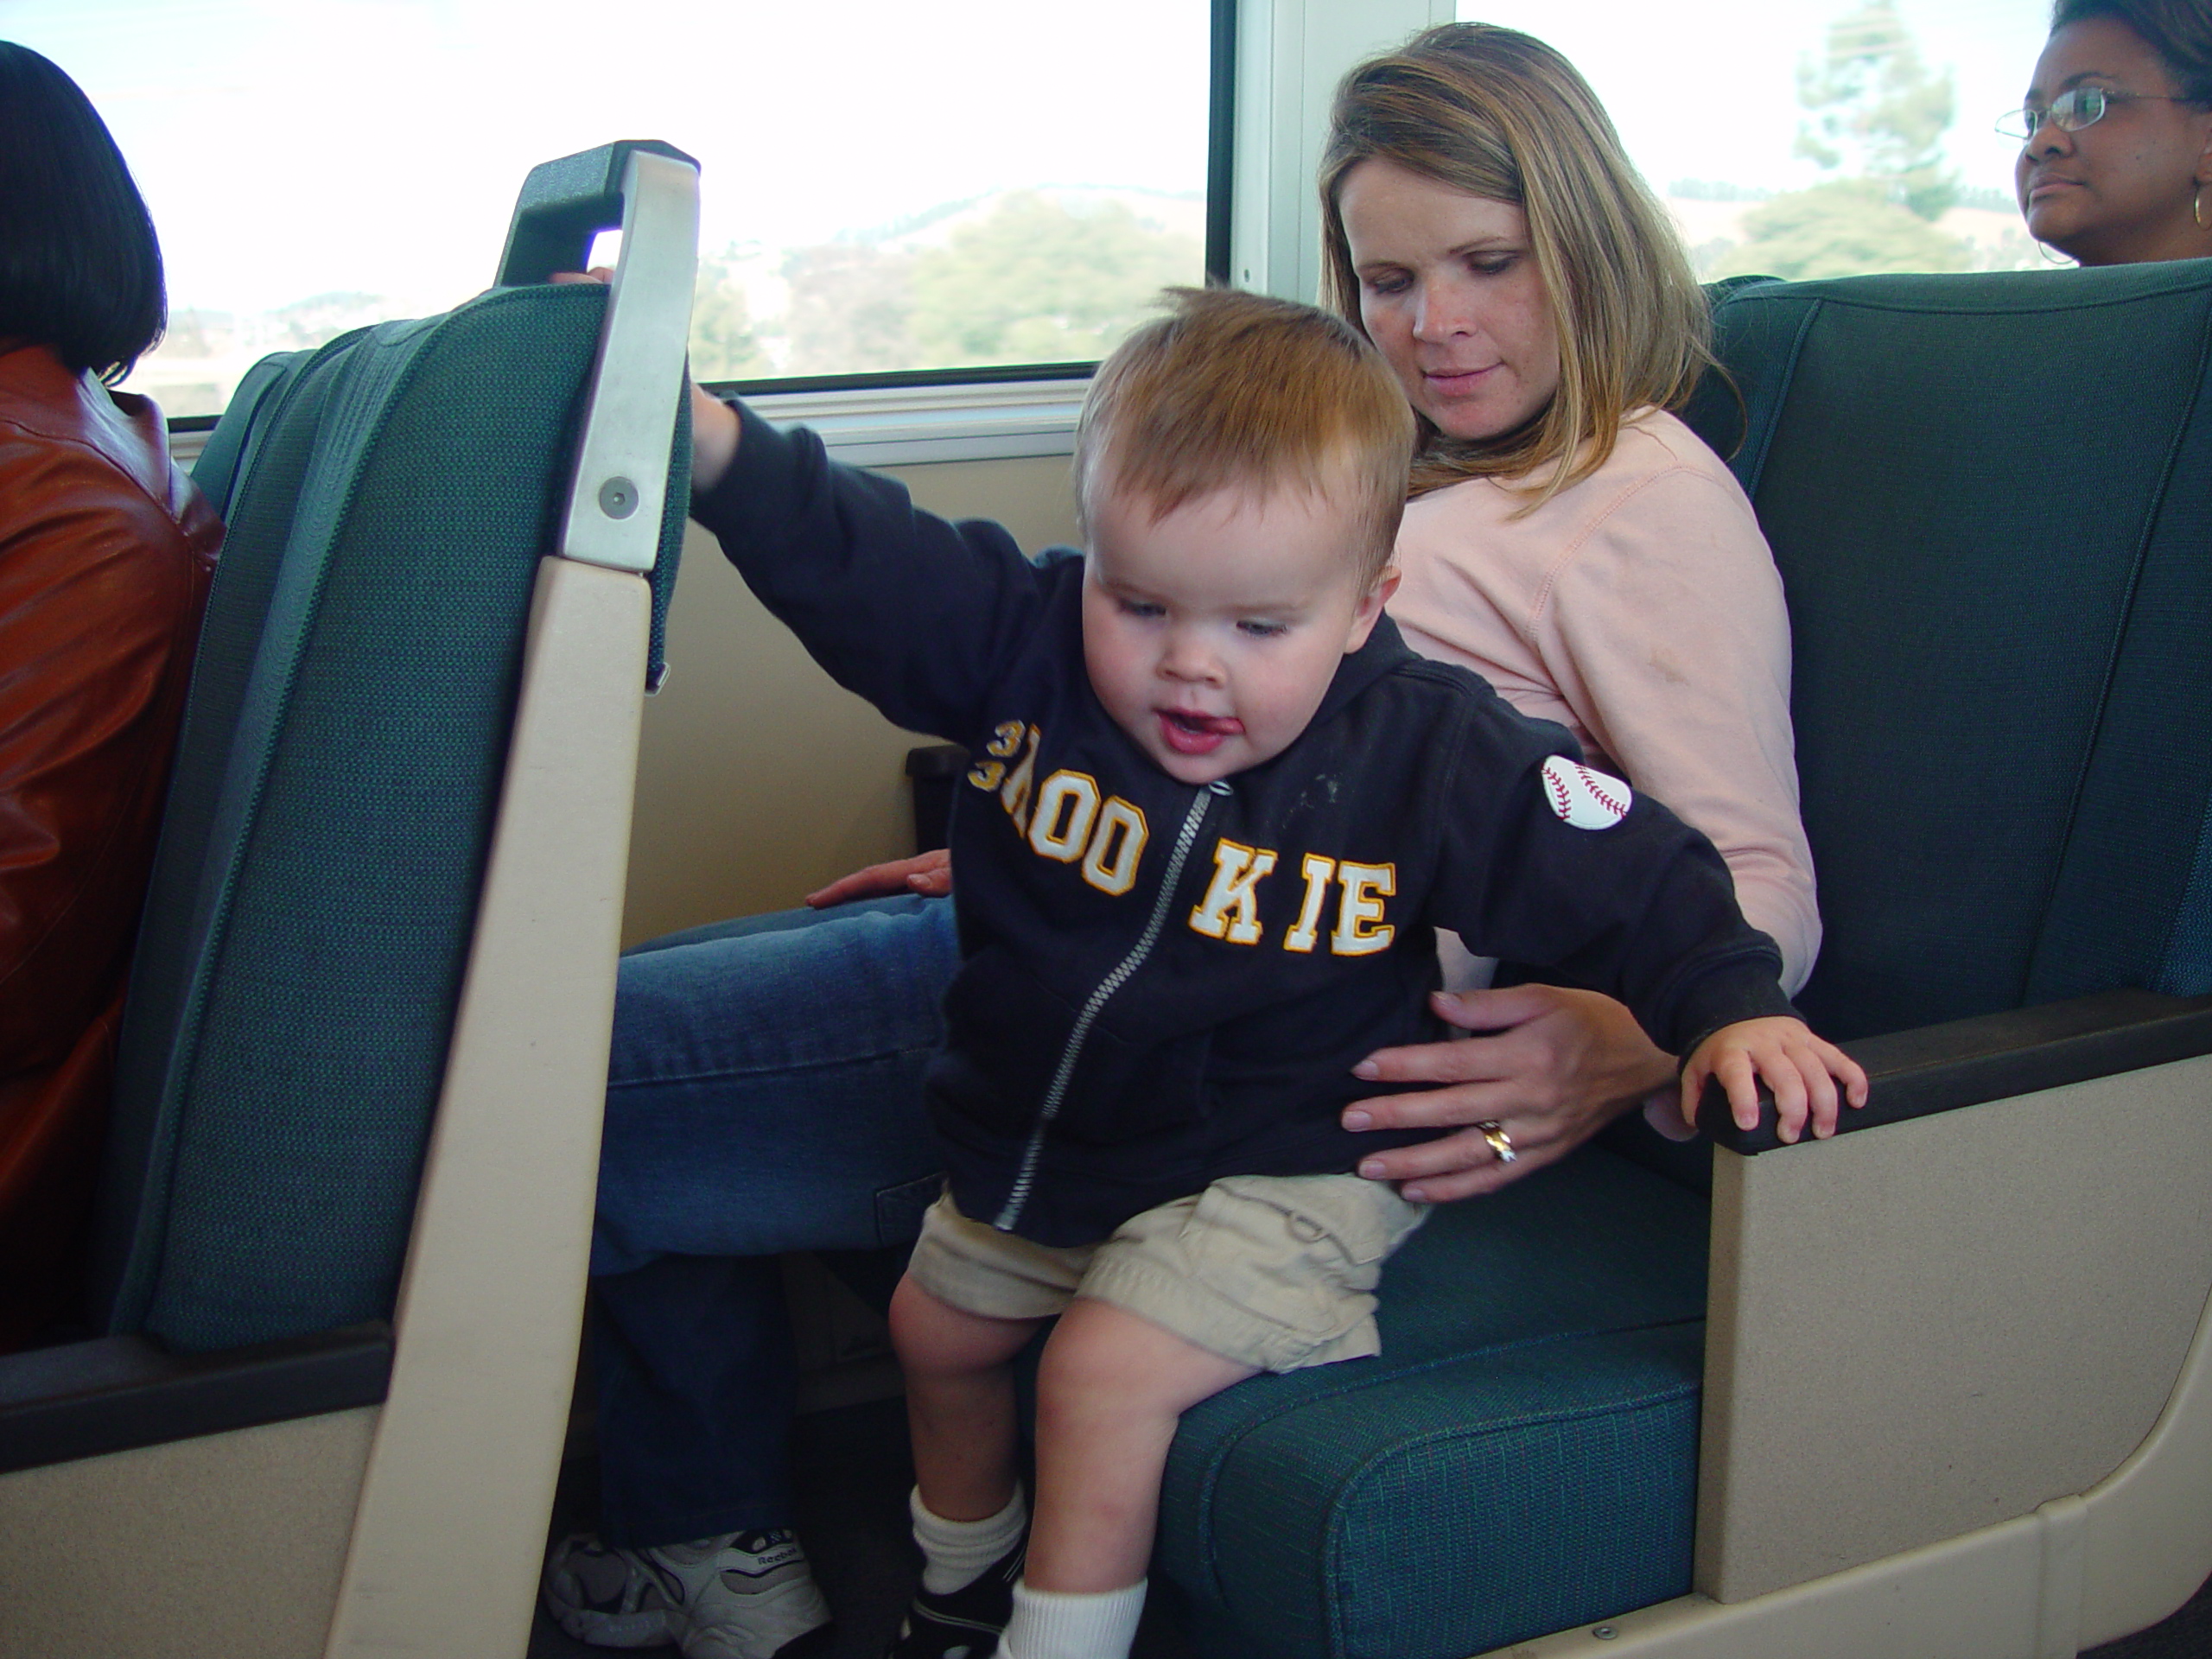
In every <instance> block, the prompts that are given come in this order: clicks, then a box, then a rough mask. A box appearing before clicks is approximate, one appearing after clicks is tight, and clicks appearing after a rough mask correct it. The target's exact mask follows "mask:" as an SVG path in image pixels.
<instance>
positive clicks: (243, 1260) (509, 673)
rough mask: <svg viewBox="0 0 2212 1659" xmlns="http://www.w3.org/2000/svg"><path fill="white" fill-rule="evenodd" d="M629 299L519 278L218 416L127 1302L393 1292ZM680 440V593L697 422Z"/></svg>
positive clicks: (213, 1318)
mask: <svg viewBox="0 0 2212 1659" xmlns="http://www.w3.org/2000/svg"><path fill="white" fill-rule="evenodd" d="M606 310H607V290H606V289H602V288H599V287H596V286H574V287H550V286H543V285H537V286H531V287H516V288H503V289H494V290H493V291H492V292H490V293H487V294H486V295H485V296H482V297H480V298H479V299H477V300H475V301H473V302H469V303H468V304H467V305H464V306H462V307H461V308H459V309H458V310H456V311H454V312H453V313H451V314H449V315H446V316H443V317H439V318H433V319H430V320H429V321H422V322H410V323H390V324H385V325H382V326H380V327H374V328H371V329H367V330H364V331H361V332H359V333H357V334H352V335H348V336H346V337H345V338H343V339H340V340H335V341H333V342H332V343H331V344H330V345H328V346H325V347H323V348H322V349H321V351H319V352H316V353H313V354H311V355H308V354H302V355H300V356H299V357H297V358H296V359H295V360H293V361H291V362H289V363H288V364H285V365H281V367H279V368H278V369H277V371H276V372H275V373H274V375H273V378H272V379H271V380H270V383H269V384H267V385H263V386H261V387H259V388H258V391H259V396H258V397H254V398H251V399H246V400H243V401H242V404H241V405H240V407H239V408H238V409H237V410H234V411H233V414H234V416H235V419H233V417H232V416H226V429H219V432H218V434H217V441H216V442H213V443H211V445H210V450H211V453H213V454H215V455H216V456H217V457H218V458H219V465H220V467H222V469H223V471H224V473H225V474H226V475H225V477H224V478H223V479H222V480H220V482H221V484H222V486H223V487H224V488H225V490H226V495H227V497H228V505H229V517H230V525H231V530H230V536H229V539H228V543H227V545H226V551H225V556H224V559H223V563H222V565H221V568H220V571H219V575H218V578H217V581H216V584H215V587H214V589H213V593H212V594H211V595H210V599H209V607H208V614H207V622H206V625H205V627H204V629H203V632H202V637H201V642H200V653H199V657H198V659H197V662H196V664H195V670H194V683H193V690H192V700H191V704H190V707H189V709H188V715H187V718H186V722H185V727H184V732H183V735H182V738H181V745H180V749H179V753H178V759H177V765H176V772H175V783H174V785H173V787H172V798H171V803H170V806H169V810H168V817H167V820H166V821H165V824H164V828H163V834H162V845H161V849H160V852H159V855H158V857H157V861H156V869H155V874H154V880H153V884H152V887H151V889H150V891H149V899H148V907H147V914H146V921H145V924H144V927H143V931H142V938H141V942H140V945H139V950H138V954H137V962H136V966H135V968H134V976H133V983H132V991H131V997H130V1007H129V1011H128V1014H127V1016H126V1020H125V1025H124V1037H123V1046H122V1052H121V1057H120V1063H119V1068H118V1087H117V1096H116V1108H115V1119H114V1133H113V1147H112V1151H111V1158H110V1163H109V1170H108V1181H107V1188H106V1192H105V1202H104V1205H103V1214H102V1223H101V1234H100V1240H99V1249H100V1258H99V1262H100V1267H99V1275H100V1283H101V1286H102V1294H103V1296H104V1300H105V1310H104V1311H105V1319H106V1324H107V1326H108V1328H109V1329H111V1330H115V1331H141V1330H143V1331H145V1332H149V1333H151V1334H154V1335H156V1336H157V1337H159V1338H162V1339H163V1340H164V1341H166V1342H167V1343H168V1344H170V1345H172V1346H173V1347H175V1348H179V1349H182V1350H187V1351H191V1350H201V1349H213V1348H227V1347H233V1346H238V1345H240V1344H246V1343H251V1342H257V1341H262V1340H266V1339H270V1338H277V1337H282V1336H288V1335H291V1334H294V1333H297V1332H308V1331H315V1330H321V1329H325V1328H327V1327H330V1326H333V1325H346V1324H350V1323H353V1322H355V1321H359V1320H362V1319H375V1318H382V1317H386V1316H388V1315H389V1314H390V1313H391V1309H392V1306H393V1299H394V1294H395V1291H396V1288H397V1283H398V1279H399V1274H400V1269H401V1264H402V1260H403V1257H404V1254H405V1251H406V1248H407V1242H408V1233H409V1228H410V1220H411V1217H412V1215H413V1211H414V1205H415V1198H416V1183H417V1179H418V1175H419V1173H420V1171H421V1167H422V1164H423V1154H424V1147H425V1144H426V1139H427V1136H428V1134H429V1124H430V1121H431V1117H432V1114H433V1110H434V1109H435V1105H436V1103H437V1100H438V1097H439V1091H440V1088H441V1084H442V1080H443V1077H444V1074H445V1071H446V1062H447V1055H448V1048H449V1046H450V1044H451V1042H452V1038H453V1024H454V1008H455V1004H456V998H457V995H458V993H459V989H460V986H461V979H462V975H463V971H464V969H465V968H466V966H467V958H468V952H469V947H470V940H471V937H472V931H473V928H474V921H475V916H476V909H477V901H478V893H479V890H480V887H481V885H482V882H483V880H484V874H485V865H486V851H487V847H488V845H489V842H490V837H491V832H492V828H493V819H494V816H495V813H496V811H497V810H498V807H499V791H500V783H501V776H502V769H503V766H504V765H505V759H506V753H507V744H508V732H509V728H510V726H511V724H512V717H513V712H514V705H515V698H516V688H517V684H518V677H519V672H520V665H521V659H522V652H523V646H524V637H525V632H526V630H527V627H528V624H529V621H530V615H531V596H532V592H533V588H534V585H535V584H536V582H537V575H538V566H539V563H540V562H541V560H542V559H543V558H544V557H545V556H547V555H549V554H551V553H554V552H556V551H558V550H560V546H561V537H562V530H563V513H564V512H566V511H567V509H568V505H569V479H570V474H571V473H572V471H573V470H574V467H575V456H576V452H577V448H578V442H579V434H578V426H579V422H580V420H581V418H582V412H583V409H584V406H585V402H586V398H587V395H588V392H589V391H590V389H591V386H592V381H593V372H594V358H595V354H596V347H597V345H598V342H599V340H600V335H601V322H602V318H603V316H604V315H605V313H606ZM680 420H681V417H680V416H679V423H680ZM660 454H661V455H662V456H663V458H664V459H663V460H662V461H661V462H660V463H659V464H660V465H664V466H665V467H667V469H668V475H667V480H666V484H665V487H664V489H656V490H654V491H653V492H652V495H654V496H656V497H658V498H659V499H661V500H663V501H664V502H665V504H666V507H665V511H664V513H663V515H662V520H663V521H662V525H661V536H660V541H659V563H658V567H657V570H656V585H657V587H658V588H659V589H660V590H661V592H662V594H665V591H666V588H667V584H668V583H669V582H672V580H673V573H674V569H675V564H676V557H677V548H678V545H679V543H680V539H681V531H682V523H683V512H684V503H685V500H686V499H687V488H686V483H687V475H688V471H689V453H688V443H687V442H684V441H683V431H682V429H681V428H680V424H679V431H678V434H677V442H676V443H675V445H674V448H673V454H672V455H671V452H670V451H669V450H668V449H667V448H663V449H662V450H661V451H660ZM233 472H234V474H235V475H234V476H232V474H233ZM656 481H657V482H658V480H656Z"/></svg>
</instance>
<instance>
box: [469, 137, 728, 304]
mask: <svg viewBox="0 0 2212 1659" xmlns="http://www.w3.org/2000/svg"><path fill="white" fill-rule="evenodd" d="M633 155H645V156H667V157H668V158H669V159H670V160H671V161H675V162H683V164H684V165H685V166H687V167H689V168H690V169H691V170H692V171H693V172H694V173H696V172H697V171H698V170H699V163H698V162H697V161H696V159H695V158H693V157H691V156H687V155H685V154H684V153H683V151H682V150H680V149H677V147H676V146H675V145H674V144H664V143H661V141H660V140H659V139H658V138H621V139H617V140H616V141H615V142H614V143H611V144H601V146H600V147H599V148H598V149H587V150H582V151H580V152H579V153H577V154H576V155H574V156H562V157H561V158H560V159H559V160H557V161H551V162H539V163H538V164H537V166H536V167H533V168H531V169H530V176H529V177H528V178H526V179H524V181H523V184H522V194H520V195H518V196H517V197H516V198H515V215H514V218H513V219H511V220H510V221H508V225H507V245H506V251H505V252H503V253H502V254H501V255H500V256H499V286H500V287H501V288H521V287H525V286H527V285H528V284H530V283H542V282H543V281H544V280H545V279H546V278H547V277H550V276H551V275H552V274H553V273H554V272H555V271H556V270H582V269H583V268H584V261H585V260H587V259H588V258H589V257H591V243H592V238H594V237H595V236H597V235H598V234H599V233H600V232H601V231H611V230H613V229H614V228H615V227H616V226H619V225H620V224H621V223H622V215H623V184H624V181H625V179H626V177H627V175H628V172H629V166H630V157H631V156H633Z"/></svg>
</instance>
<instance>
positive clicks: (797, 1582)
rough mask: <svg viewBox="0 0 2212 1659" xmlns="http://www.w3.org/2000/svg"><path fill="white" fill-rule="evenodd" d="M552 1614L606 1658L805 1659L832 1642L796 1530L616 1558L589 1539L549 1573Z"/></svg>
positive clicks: (554, 1558)
mask: <svg viewBox="0 0 2212 1659" xmlns="http://www.w3.org/2000/svg"><path fill="white" fill-rule="evenodd" d="M544 1588H545V1605H546V1610H547V1611H549V1612H550V1613H551V1614H552V1615H553V1618H554V1620H555V1622H556V1623H557V1624H559V1625H560V1626H561V1628H562V1629H563V1630H566V1631H567V1632H568V1633H569V1635H570V1636H572V1637H575V1638H576V1640H577V1641H579V1642H585V1643H590V1644H591V1645H592V1646H594V1647H601V1648H652V1647H664V1646H668V1645H671V1644H673V1645H674V1646H676V1647H677V1648H678V1649H681V1650H682V1651H683V1656H684V1659H803V1656H805V1655H807V1654H810V1653H813V1652H816V1651H817V1650H819V1649H821V1648H823V1647H824V1646H826V1645H827V1644H828V1643H829V1640H830V1638H831V1635H832V1627H831V1625H830V1623H829V1607H828V1605H826V1604H824V1602H823V1599H822V1592H821V1591H820V1590H819V1589H817V1587H816V1586H815V1583H814V1577H813V1574H812V1573H810V1572H809V1571H808V1570H807V1565H806V1555H805V1553H804V1551H803V1550H801V1549H800V1548H799V1544H798V1539H797V1538H796V1537H794V1536H793V1535H791V1531H790V1530H789V1529H779V1530H777V1531H774V1532H741V1533H734V1534H730V1535H727V1536H724V1537H719V1538H710V1539H702V1540H701V1541H699V1542H698V1543H696V1544H693V1545H675V1546H664V1547H662V1548H653V1549H614V1548H609V1547H608V1546H607V1545H606V1544H603V1543H601V1542H600V1541H599V1540H598V1539H596V1538H594V1537H593V1536H591V1535H589V1534H588V1533H586V1534H579V1535H576V1536H575V1537H572V1538H568V1539H565V1540H563V1541H562V1542H561V1543H560V1544H558V1545H556V1547H555V1548H554V1550H553V1553H552V1555H551V1557H550V1559H549V1560H547V1562H546V1564H545V1581H544Z"/></svg>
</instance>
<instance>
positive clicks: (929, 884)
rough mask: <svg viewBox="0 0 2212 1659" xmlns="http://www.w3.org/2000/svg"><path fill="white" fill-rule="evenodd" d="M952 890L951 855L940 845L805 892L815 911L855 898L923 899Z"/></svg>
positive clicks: (935, 896)
mask: <svg viewBox="0 0 2212 1659" xmlns="http://www.w3.org/2000/svg"><path fill="white" fill-rule="evenodd" d="M951 891H952V855H951V854H950V853H949V852H947V851H945V849H944V848H942V847H940V848H938V849H937V850H936V851H934V852H928V853H920V854H918V855H915V856H914V857H912V858H894V859H893V860H892V861H890V862H889V863H887V864H871V865H869V866H868V868H866V869H864V870H855V871H854V872H853V873H852V874H850V875H846V876H840V877H839V878H838V879H837V880H835V881H832V882H831V883H830V884H829V886H828V887H823V889H822V890H821V891H820V892H818V893H808V894H807V895H806V902H807V903H808V904H809V905H810V906H812V907H813V908H815V909H816V910H827V909H828V908H829V906H831V905H842V904H849V903H850V902H851V901H852V900H853V899H881V898H884V897H886V896H887V895H888V894H893V893H920V894H921V895H922V897H923V898H925V899H942V898H944V895H945V894H947V893H950V892H951Z"/></svg>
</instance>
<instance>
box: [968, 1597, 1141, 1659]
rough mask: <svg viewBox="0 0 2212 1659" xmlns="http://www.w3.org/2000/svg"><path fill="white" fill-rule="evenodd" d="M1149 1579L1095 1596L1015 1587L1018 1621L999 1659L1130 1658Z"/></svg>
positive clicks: (1004, 1638) (1002, 1643)
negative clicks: (1130, 1649) (1131, 1644)
mask: <svg viewBox="0 0 2212 1659" xmlns="http://www.w3.org/2000/svg"><path fill="white" fill-rule="evenodd" d="M1145 1583H1146V1580H1142V1579H1139V1580H1137V1581H1136V1582H1135V1584H1132V1585H1130V1586H1128V1587H1126V1588H1124V1589H1121V1590H1103V1591H1100V1592H1097V1593H1096V1594H1095V1595H1070V1594H1064V1593H1062V1592H1059V1591H1057V1590H1032V1589H1031V1588H1030V1587H1029V1581H1028V1580H1027V1579H1024V1580H1022V1581H1021V1582H1020V1583H1019V1584H1017V1585H1015V1586H1014V1620H1013V1622H1012V1623H1011V1624H1008V1625H1007V1627H1006V1634H1005V1635H1004V1636H1001V1637H999V1651H998V1659H1128V1651H1129V1644H1130V1643H1133V1642H1135V1640H1136V1639H1137V1620H1138V1619H1139V1618H1141V1617H1142V1615H1143V1613H1144V1589H1145Z"/></svg>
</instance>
